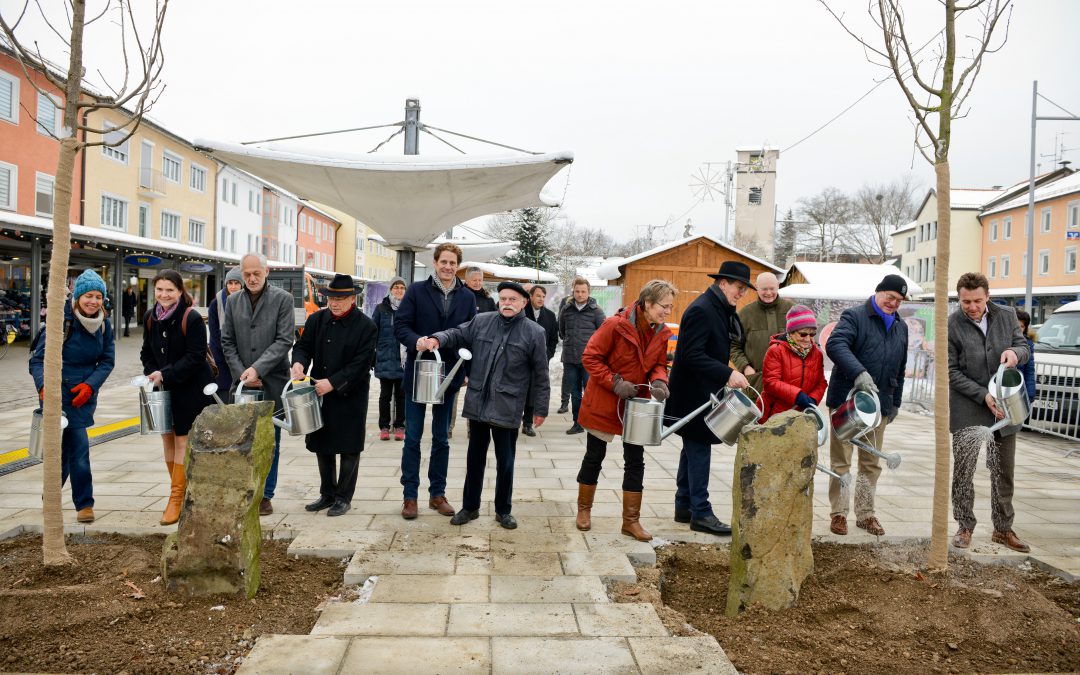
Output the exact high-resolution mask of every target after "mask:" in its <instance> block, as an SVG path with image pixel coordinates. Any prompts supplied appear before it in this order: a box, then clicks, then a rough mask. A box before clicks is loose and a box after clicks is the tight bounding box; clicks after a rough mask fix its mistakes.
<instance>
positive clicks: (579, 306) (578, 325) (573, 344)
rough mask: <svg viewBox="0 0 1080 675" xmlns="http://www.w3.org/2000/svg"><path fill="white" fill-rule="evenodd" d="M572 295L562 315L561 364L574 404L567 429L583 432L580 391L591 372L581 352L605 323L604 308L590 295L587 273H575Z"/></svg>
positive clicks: (587, 381) (560, 317)
mask: <svg viewBox="0 0 1080 675" xmlns="http://www.w3.org/2000/svg"><path fill="white" fill-rule="evenodd" d="M573 289H574V290H573V293H574V295H573V297H572V298H571V299H570V302H569V303H568V304H567V305H566V307H565V308H564V309H563V311H562V314H560V315H559V339H561V340H562V343H563V350H562V364H563V373H564V383H565V384H566V385H567V386H568V388H569V389H570V403H571V405H572V406H573V413H574V424H573V426H571V427H570V428H569V429H567V430H566V433H568V434H580V433H583V432H584V431H585V429H584V428H582V426H581V425H580V424H579V423H578V411H579V410H580V409H581V394H582V392H584V391H585V385H586V384H588V383H589V373H588V372H587V371H586V370H585V366H583V365H581V355H582V353H584V351H585V345H586V344H588V343H589V338H591V337H592V336H593V333H595V332H596V329H597V328H599V327H600V324H602V323H604V319H606V318H607V317H605V316H604V310H602V309H600V305H598V304H596V300H595V299H594V298H592V297H590V296H589V292H590V291H591V290H592V287H591V286H590V285H589V282H588V280H587V279H585V278H584V277H576V278H575V279H574V285H573Z"/></svg>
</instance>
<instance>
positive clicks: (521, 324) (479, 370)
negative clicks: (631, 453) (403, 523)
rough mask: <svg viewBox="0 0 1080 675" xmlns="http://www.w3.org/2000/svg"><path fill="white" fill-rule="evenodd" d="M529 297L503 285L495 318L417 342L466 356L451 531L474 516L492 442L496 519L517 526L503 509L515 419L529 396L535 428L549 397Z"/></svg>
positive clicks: (541, 339) (507, 501)
mask: <svg viewBox="0 0 1080 675" xmlns="http://www.w3.org/2000/svg"><path fill="white" fill-rule="evenodd" d="M528 297H529V295H528V293H527V292H526V291H525V289H524V288H522V287H521V285H520V284H518V283H515V282H513V281H504V282H502V283H501V284H499V311H498V313H492V312H487V313H484V314H479V315H477V316H476V318H474V319H473V320H472V321H469V322H468V323H466V324H464V325H462V326H459V327H457V328H451V329H449V330H444V331H441V332H438V333H435V334H434V335H432V336H431V337H429V338H422V339H421V343H420V346H421V347H422V348H424V349H438V348H440V346H441V347H442V348H443V349H456V348H458V347H467V348H469V349H471V350H472V352H473V360H472V370H471V371H470V372H471V374H470V375H469V385H468V389H467V391H466V393H465V409H464V413H463V414H464V415H465V419H467V420H469V452H468V457H467V459H466V468H465V492H464V495H463V497H462V509H461V510H460V511H458V512H457V514H456V515H455V516H454V518H453V520H451V521H450V522H451V523H452V524H454V525H464V524H465V523H467V522H469V521H470V520H475V519H476V518H477V517H479V515H480V494H481V491H482V489H483V486H484V467H485V465H486V464H487V451H488V446H489V445H490V444H491V443H492V441H494V443H495V467H496V475H495V520H496V521H498V523H499V524H500V525H502V526H503V527H504V528H506V529H508V530H512V529H514V528H516V527H517V520H515V518H514V516H513V515H511V513H510V510H511V493H512V491H513V487H514V454H515V453H516V451H517V447H516V446H517V435H518V420H520V419H521V413H522V410H524V408H525V399H526V398H528V397H530V396H531V397H532V400H533V401H534V402H535V403H534V405H535V407H536V414H535V416H534V417H533V425H534V426H540V425H542V424H543V423H544V418H546V417H547V409H548V397H549V396H550V393H551V385H550V383H549V381H548V360H547V349H546V346H545V336H544V330H543V329H542V328H540V326H539V325H537V324H536V323H535V322H533V321H529V320H527V319H526V318H525V315H524V312H523V311H522V310H524V309H525V304H526V303H527V302H528Z"/></svg>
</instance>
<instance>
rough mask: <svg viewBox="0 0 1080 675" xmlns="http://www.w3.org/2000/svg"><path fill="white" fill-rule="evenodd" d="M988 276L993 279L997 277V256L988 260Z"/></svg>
mask: <svg viewBox="0 0 1080 675" xmlns="http://www.w3.org/2000/svg"><path fill="white" fill-rule="evenodd" d="M986 276H988V277H989V278H991V279H993V278H995V277H997V258H994V257H991V258H990V259H989V260H987V261H986Z"/></svg>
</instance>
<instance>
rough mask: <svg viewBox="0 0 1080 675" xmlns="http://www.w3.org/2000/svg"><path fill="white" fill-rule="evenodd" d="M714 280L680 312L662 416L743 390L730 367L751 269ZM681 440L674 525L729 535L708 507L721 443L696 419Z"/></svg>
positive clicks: (732, 264)
mask: <svg viewBox="0 0 1080 675" xmlns="http://www.w3.org/2000/svg"><path fill="white" fill-rule="evenodd" d="M709 276H710V277H712V278H713V279H714V280H715V281H714V283H713V285H712V286H710V287H709V289H708V290H707V291H705V292H704V293H702V294H701V295H700V296H698V298H697V300H694V301H693V302H692V303H690V306H689V307H687V308H686V311H685V312H683V315H682V321H681V322H680V325H679V340H678V342H677V343H676V346H675V361H674V363H673V365H672V368H671V377H670V380H669V382H668V388H669V389H670V390H671V396H670V398H668V401H667V407H666V410H665V414H667V415H671V416H673V417H684V416H686V415H688V414H690V412H691V411H693V410H694V409H695V408H697V407H699V406H701V404H703V403H705V402H706V401H708V400H709V395H710V394H713V393H716V392H718V391H719V390H720V389H722V388H723V387H724V386H728V387H734V388H736V389H741V388H743V387H746V386H747V385H748V384H749V383H748V382H747V380H746V376H745V375H743V374H742V373H740V372H739V371H738V370H735V369H733V368H732V367H731V366H729V365H728V362H729V360H730V358H731V344H732V342H740V341H742V340H743V329H742V324H741V323H740V322H739V316H738V314H736V313H735V305H736V304H737V303H738V302H739V300H740V299H742V297H743V296H744V295H746V291H747V289H751V288H754V286H753V284H751V283H750V267H749V266H748V265H746V264H745V263H741V262H737V261H734V260H729V261H726V262H725V263H723V264H722V265H721V266H720V271H719V272H717V273H716V274H710V275H709ZM675 433H677V434H679V435H680V436H682V439H683V447H682V452H680V453H679V471H678V474H677V476H676V479H675V482H676V490H675V522H678V523H690V529H691V530H694V531H696V532H707V533H709V534H715V535H721V536H723V535H730V534H731V527H730V526H729V525H727V524H725V523H724V522H722V521H720V519H718V518H717V517H716V514H714V513H713V509H712V504H710V503H709V468H710V460H711V458H712V446H713V445H715V444H716V443H719V442H720V439H718V438H717V437H716V435H715V434H713V432H712V431H711V430H710V429H709V427H708V426H707V425H706V424H705V420H704V417H702V416H700V415H699V416H697V417H695V418H694V419H693V420H692V421H690V422H689V423H687V424H686V425H685V426H684V427H683V428H682V429H680V430H679V431H677V432H675Z"/></svg>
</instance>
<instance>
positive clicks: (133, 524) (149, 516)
mask: <svg viewBox="0 0 1080 675" xmlns="http://www.w3.org/2000/svg"><path fill="white" fill-rule="evenodd" d="M99 513H100V512H99V511H98V510H97V508H96V507H95V509H94V515H95V516H97V518H96V519H95V520H94V522H92V523H88V524H87V525H86V531H87V532H115V533H117V534H125V535H129V536H135V537H140V536H144V535H153V534H168V533H170V532H175V531H176V524H173V525H161V513H158V512H150V511H109V512H108V513H105V514H103V515H98V514H99Z"/></svg>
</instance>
